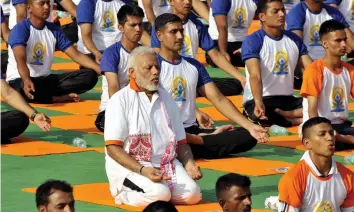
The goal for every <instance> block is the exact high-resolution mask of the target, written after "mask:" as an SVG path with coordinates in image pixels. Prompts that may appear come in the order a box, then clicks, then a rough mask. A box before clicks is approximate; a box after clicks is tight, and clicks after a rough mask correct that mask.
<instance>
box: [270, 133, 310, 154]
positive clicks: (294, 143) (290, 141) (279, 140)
mask: <svg viewBox="0 0 354 212" xmlns="http://www.w3.org/2000/svg"><path fill="white" fill-rule="evenodd" d="M264 145H271V146H280V147H288V148H292V149H298V150H304V151H305V150H306V148H305V146H304V145H303V144H302V142H301V140H300V137H299V136H298V135H292V136H273V137H270V141H269V142H268V143H265V144H264Z"/></svg>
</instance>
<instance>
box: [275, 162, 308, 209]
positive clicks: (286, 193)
mask: <svg viewBox="0 0 354 212" xmlns="http://www.w3.org/2000/svg"><path fill="white" fill-rule="evenodd" d="M309 174H310V167H308V165H307V164H306V162H305V161H304V160H301V161H299V162H298V163H296V164H295V165H294V166H293V167H292V168H291V169H290V170H289V171H288V172H287V173H285V174H284V175H283V177H282V178H281V179H280V182H279V185H278V191H279V201H282V202H286V203H287V204H289V205H291V206H293V207H295V208H301V205H302V199H303V195H304V194H305V191H306V184H307V176H308V175H309Z"/></svg>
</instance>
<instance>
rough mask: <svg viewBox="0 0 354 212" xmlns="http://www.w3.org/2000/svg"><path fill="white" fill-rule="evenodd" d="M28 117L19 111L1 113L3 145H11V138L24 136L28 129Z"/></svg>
mask: <svg viewBox="0 0 354 212" xmlns="http://www.w3.org/2000/svg"><path fill="white" fill-rule="evenodd" d="M28 125H29V120H28V117H27V116H26V115H25V114H24V113H22V112H19V111H17V110H12V111H7V112H2V113H1V144H9V143H11V138H14V137H17V136H19V135H20V134H22V133H23V132H24V131H25V130H26V129H27V127H28Z"/></svg>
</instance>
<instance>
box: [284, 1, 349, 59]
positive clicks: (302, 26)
mask: <svg viewBox="0 0 354 212" xmlns="http://www.w3.org/2000/svg"><path fill="white" fill-rule="evenodd" d="M331 19H335V20H337V21H339V22H340V23H342V24H344V25H345V26H346V27H349V25H348V23H347V22H346V20H345V18H344V16H343V15H342V14H341V13H340V12H339V10H338V9H336V8H334V7H331V6H328V5H326V4H322V10H321V12H319V13H314V12H311V11H310V10H309V9H308V8H307V5H306V4H305V2H300V3H299V4H297V5H296V6H295V7H294V8H293V9H292V10H291V11H290V12H289V14H288V15H287V16H286V25H287V30H289V31H293V30H300V31H302V32H303V41H304V43H305V45H306V46H307V48H308V50H309V55H310V57H311V58H312V59H313V60H316V59H318V58H323V57H324V55H325V50H324V48H323V47H322V44H321V42H320V35H319V30H320V26H321V24H322V23H323V22H325V21H327V20H331Z"/></svg>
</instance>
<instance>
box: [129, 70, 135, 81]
mask: <svg viewBox="0 0 354 212" xmlns="http://www.w3.org/2000/svg"><path fill="white" fill-rule="evenodd" d="M128 75H129V77H132V78H134V79H135V72H134V69H133V68H129V69H128Z"/></svg>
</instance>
